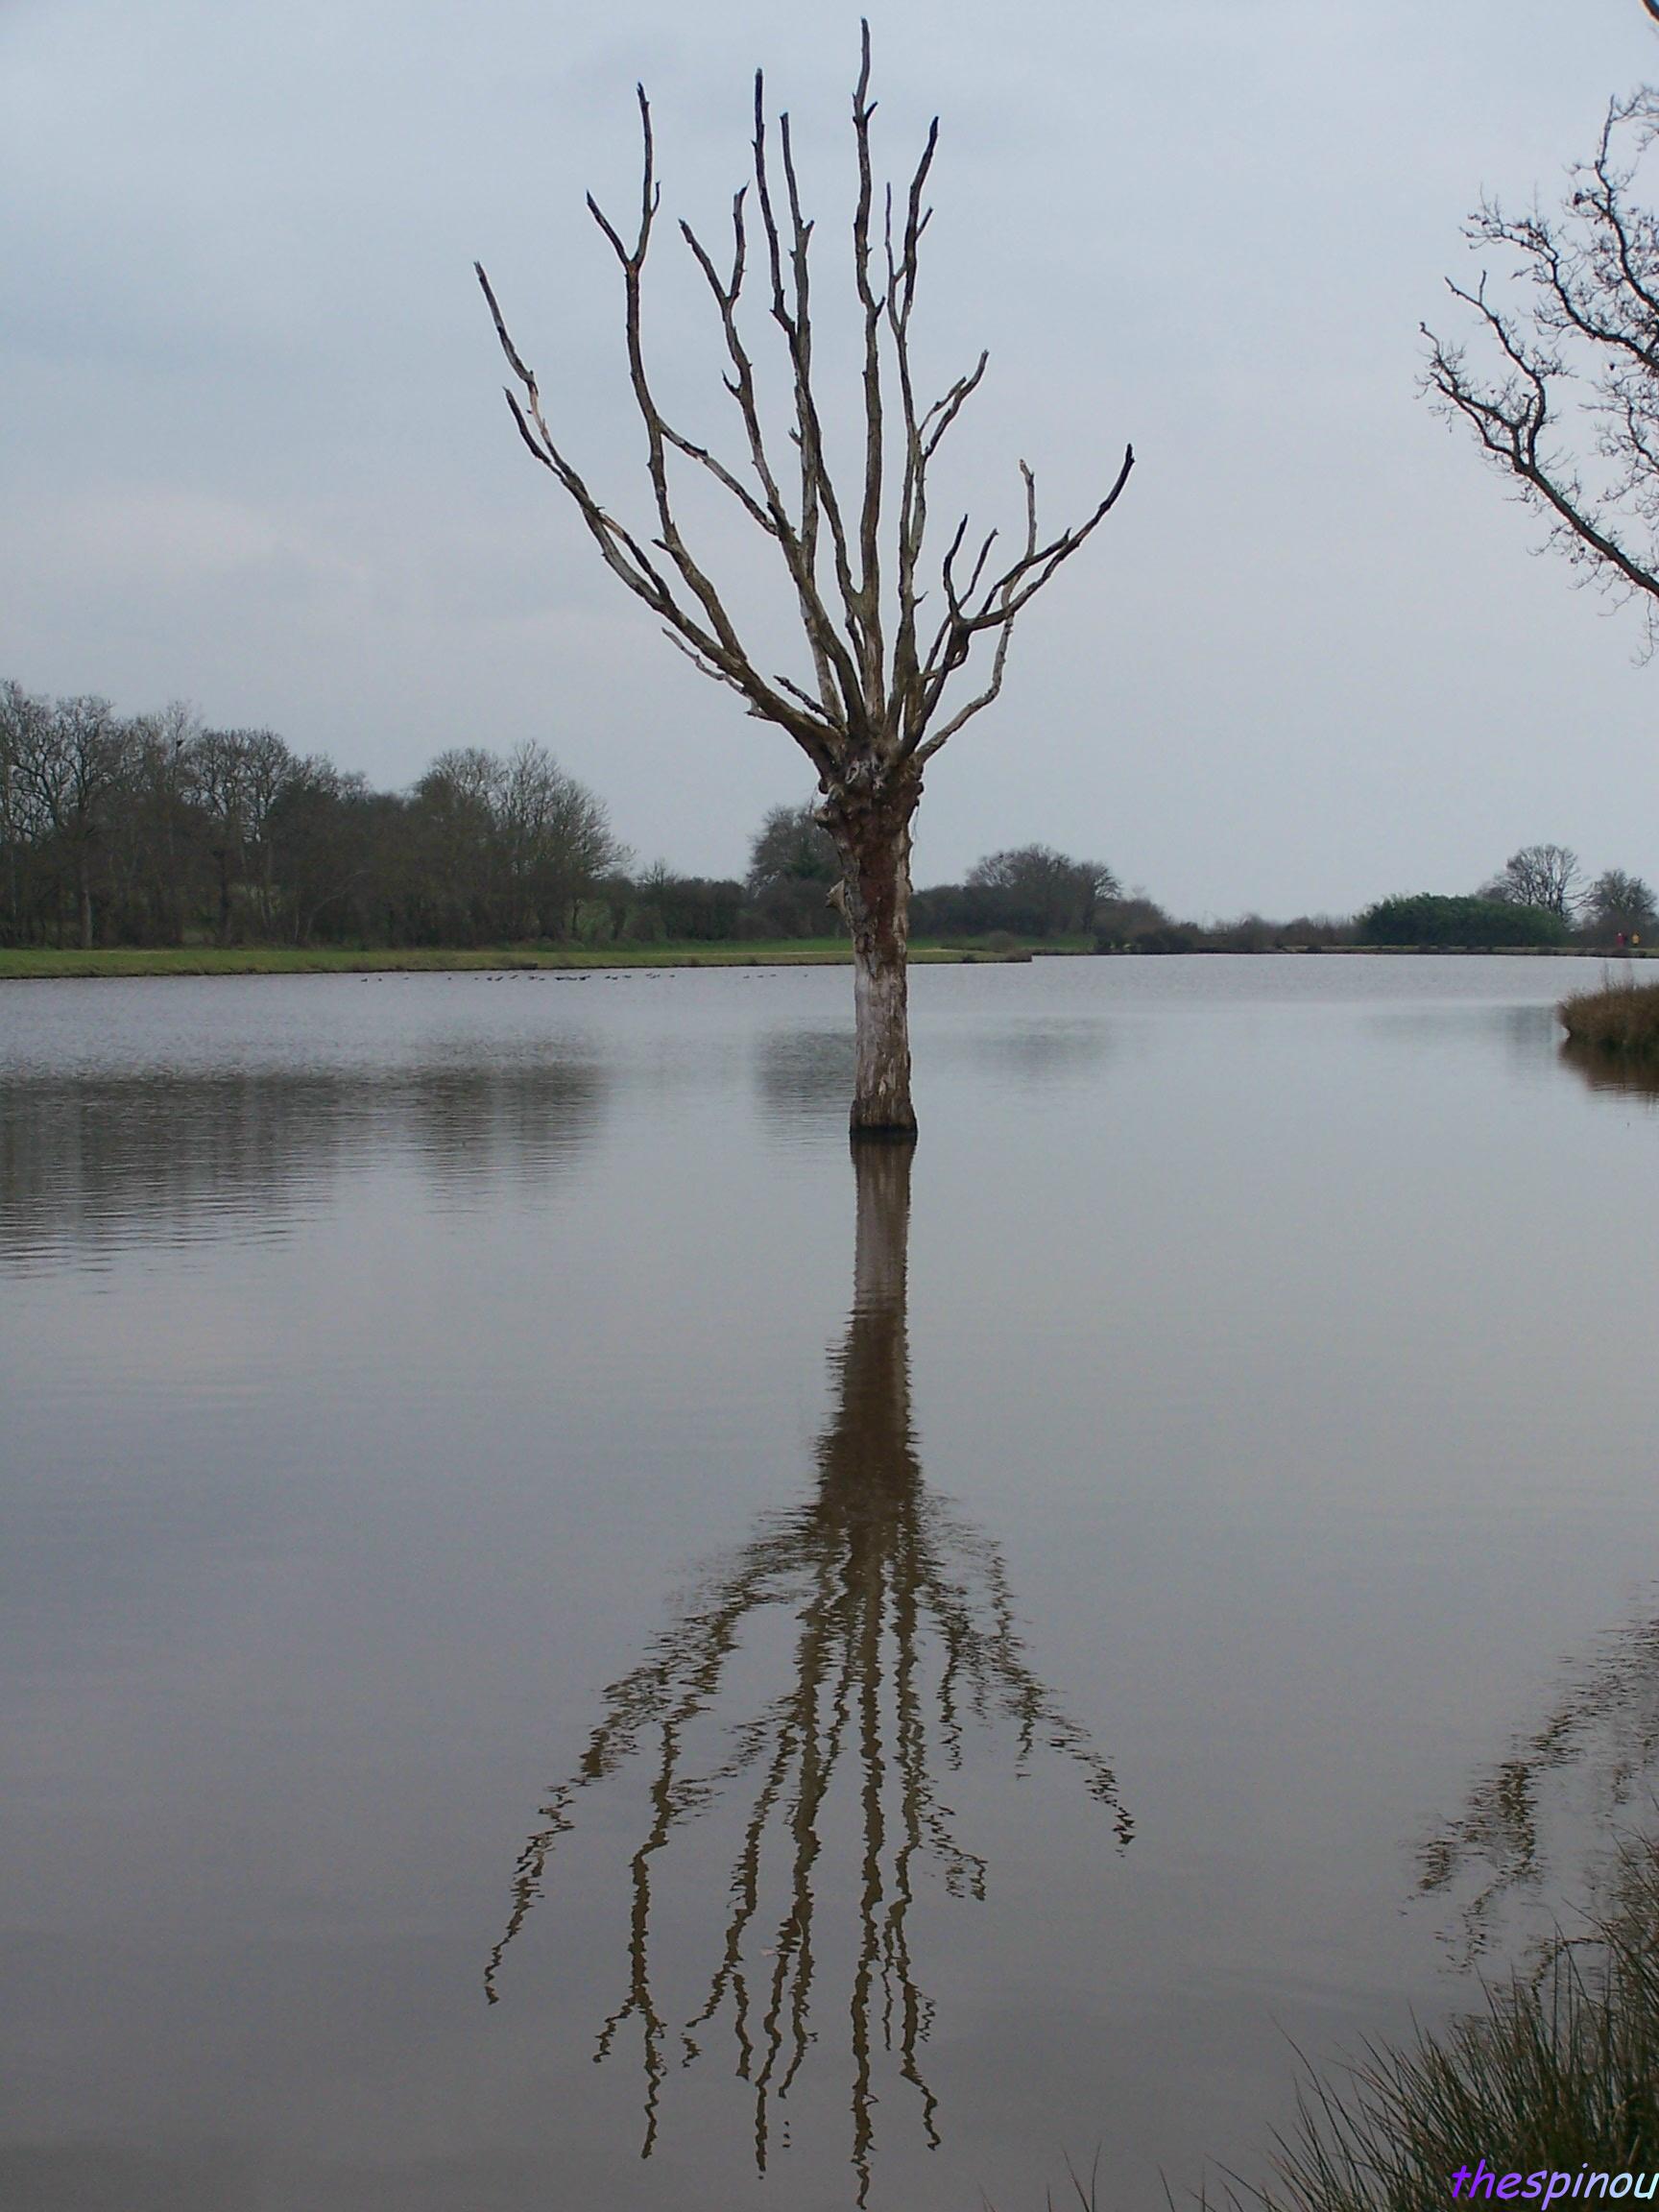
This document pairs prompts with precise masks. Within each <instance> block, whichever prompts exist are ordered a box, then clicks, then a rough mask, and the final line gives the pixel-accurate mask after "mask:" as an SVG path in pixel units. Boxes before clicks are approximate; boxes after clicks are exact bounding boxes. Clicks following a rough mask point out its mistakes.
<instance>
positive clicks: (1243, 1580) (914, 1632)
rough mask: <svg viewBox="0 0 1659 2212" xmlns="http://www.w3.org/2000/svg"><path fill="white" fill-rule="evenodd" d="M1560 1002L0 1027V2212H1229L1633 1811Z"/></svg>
mask: <svg viewBox="0 0 1659 2212" xmlns="http://www.w3.org/2000/svg"><path fill="white" fill-rule="evenodd" d="M1581 974H1582V979H1583V980H1584V981H1587V982H1594V981H1596V980H1598V978H1599V969H1597V968H1595V967H1594V966H1590V967H1586V968H1584V969H1583V970H1582V971H1580V968H1579V966H1578V965H1577V964H1574V963H1567V962H1561V961H1549V962H1544V961H1540V962H1531V961H1523V960H1509V961H1505V960H1490V961H1487V960H1479V959H1468V960H1464V959H1435V960H1429V961H1417V960H1411V959H1389V960H1343V959H1312V958H1309V959H1302V960H1295V959H1278V960H1272V959H1265V960H1251V959H1219V958H1212V959H1192V960H1188V959H1162V960H1149V961H1145V962H1133V961H1088V960H1068V961H1052V962H1041V963H1037V964H1034V965H1032V966H1030V967H1008V968H995V967H981V968H965V969H926V970H923V971H920V972H919V973H918V974H916V975H915V976H914V978H913V986H912V987H913V998H914V1014H915V1037H914V1042H915V1048H916V1056H917V1069H918V1076H917V1099H918V1107H919V1111H920V1113H921V1115H922V1118H923V1136H922V1141H921V1143H920V1145H919V1146H918V1147H917V1149H916V1151H915V1154H914V1157H913V1159H912V1157H911V1155H910V1153H909V1152H908V1151H907V1150H903V1149H901V1150H891V1149H888V1148H878V1150H877V1151H876V1152H874V1153H873V1154H870V1155H868V1156H867V1158H866V1160H865V1161H864V1163H863V1164H862V1165H855V1163H854V1160H853V1158H852V1156H851V1155H850V1153H849V1149H848V1144H847V1140H846V1135H845V1113H846V1100H847V1094H848V1084H849V1076H850V1067H851V1045H850V1038H849V1035H848V1013H849V1009H848V1005H847V998H848V996H849V986H848V981H847V978H846V976H845V975H843V974H836V973H833V972H822V971H782V970H760V971H747V972H727V973H719V972H711V971H702V972H690V973H681V974H655V975H654V974H622V975H614V976H605V975H591V976H587V975H582V976H563V975H558V974H542V975H535V974H519V975H512V976H501V977H491V976H484V975H464V976H462V975H456V976H445V975H423V976H370V977H346V976H325V977H294V978H276V977H251V978H246V979H229V978H223V979H189V980H187V979H166V980H155V981H132V982H120V983H101V984H85V983H67V984H61V985H60V984H30V985H13V986H4V987H0V1576H3V1579H4V1604H3V1608H0V1714H3V1740H4V1745H5V1749H4V1762H5V1774H4V1791H5V1796H4V1801H5V1806H6V1816H5V1819H4V1821H3V1822H0V1979H3V1984H4V1987H5V1990H6V2001H5V2004H4V2006H3V2007H0V2204H3V2205H4V2206H5V2207H6V2208H7V2212H71V2208H72V2212H509V2208H511V2212H522V2208H523V2207H525V2206H527V2205H538V2206H546V2207H550V2208H553V2212H563V2208H565V2207H571V2208H573V2212H574V2208H578V2207H580V2208H583V2212H587V2208H589V2207H594V2208H597V2207H601V2206H603V2207H605V2208H606V2212H716V2208H718V2212H728V2208H729V2207H732V2206H734V2205H735V2206H741V2205H752V2206H755V2207H757V2212H758V2208H762V2207H765V2206H767V2205H774V2206H781V2207H787V2212H845V2208H847V2207H852V2206H856V2205H859V2204H863V2203H867V2204H869V2205H870V2206H872V2207H877V2208H890V2212H945V2208H946V2207H962V2208H964V2212H972V2208H974V2207H976V2206H978V2205H979V2204H980V2202H981V2197H982V2194H983V2196H985V2197H988V2198H989V2199H990V2200H992V2201H993V2202H994V2203H995V2204H996V2205H997V2206H998V2212H1020V2208H1022V2207H1036V2206H1038V2205H1040V2204H1041V2203H1042V2201H1043V2196H1044V2190H1045V2188H1046V2186H1050V2185H1056V2184H1058V2183H1059V2182H1060V2181H1061V2180H1062V2178H1063V2176H1064V2168H1065V2160H1066V2158H1067V2157H1068V2156H1070V2158H1071V2159H1072V2160H1073V2161H1074V2162H1075V2163H1077V2164H1078V2165H1080V2166H1082V2167H1087V2166H1088V2165H1089V2163H1090V2162H1091V2161H1092V2160H1093V2159H1094V2155H1095V2153H1096V2151H1097V2150H1098V2152H1099V2155H1100V2176H1101V2200H1102V2203H1103V2204H1112V2205H1119V2206H1134V2205H1148V2206H1150V2205H1154V2204H1159V2205H1161V2204H1162V2203H1163V2202H1164V2196H1163V2186H1162V2181H1161V2178H1160V2176H1167V2178H1168V2181H1169V2183H1170V2186H1171V2187H1172V2188H1173V2189H1174V2190H1175V2191H1176V2192H1177V2194H1179V2193H1181V2192H1182V2191H1183V2190H1185V2189H1187V2188H1189V2187H1193V2186H1196V2185H1197V2184H1198V2182H1199V2181H1200V2180H1201V2179H1202V2178H1203V2176H1204V2174H1205V2161H1206V2160H1211V2161H1214V2162H1218V2163H1220V2164H1224V2165H1227V2166H1229V2167H1232V2168H1235V2169H1237V2170H1239V2171H1242V2172H1244V2173H1246V2174H1248V2173H1250V2172H1253V2171H1256V2172H1259V2171H1260V2170H1261V2165H1262V2157H1263V2153H1264V2152H1265V2149H1266V2147H1267V2143H1268V2139H1269V2135H1270V2131H1271V2130H1272V2128H1275V2127H1279V2126H1283V2125H1284V2124H1285V2122H1286V2118H1287V2116H1288V2114H1289V2112H1290V2110H1291V2106H1292V2101H1293V2092H1294V2080H1295V2072H1296V2059H1295V2054H1294V2050H1293V2048H1292V2046H1293V2045H1294V2046H1295V2047H1296V2048H1299V2049H1300V2050H1301V2051H1303V2052H1305V2053H1307V2054H1308V2055H1309V2056H1310V2057H1312V2058H1314V2059H1317V2060H1322V2061H1331V2060H1334V2059H1336V2058H1339V2057H1340V2056H1342V2055H1343V2054H1344V2053H1352V2052H1354V2051H1355V2050H1357V2048H1358V2045H1359V2044H1360V2042H1361V2041H1362V2040H1363V2039H1365V2038H1366V2037H1372V2036H1378V2035H1389V2034H1394V2033H1399V2032H1403V2031H1405V2030H1406V2029H1407V2027H1408V2024H1409V2022H1410V2020H1411V2019H1412V2018H1413V2016H1415V2017H1416V2018H1418V2019H1420V2020H1424V2021H1432V2020H1435V2019H1437V2018H1441V2017H1444V2016H1445V2015H1446V2014H1447V2013H1448V2012H1450V2011H1452V2010H1455V2009H1456V2008H1462V2007H1466V2006H1468V2005H1470V2004H1472V2003H1475V2002H1478V1997H1479V1993H1478V1989H1477V1987H1476V1984H1475V1983H1474V1981H1473V1979H1472V1975H1471V1968H1472V1966H1473V1967H1483V1968H1487V1969H1490V1968H1493V1967H1494V1966H1497V1965H1500V1964H1501V1963H1502V1962H1503V1960H1505V1959H1507V1958H1509V1957H1511V1956H1514V1955H1516V1952H1517V1948H1518V1946H1520V1945H1521V1944H1523V1943H1524V1942H1525V1940H1526V1939H1527V1936H1528V1934H1529V1933H1533V1932H1536V1930H1537V1929H1538V1928H1539V1927H1540V1926H1542V1925H1545V1924H1547V1922H1548V1918H1549V1915H1550V1914H1551V1912H1552V1911H1555V1910H1557V1909H1558V1908H1559V1906H1560V1904H1561V1901H1562V1900H1563V1899H1564V1898H1568V1897H1570V1896H1571V1894H1572V1893H1573V1889H1574V1886H1575V1883H1576V1882H1578V1881H1579V1880H1580V1879H1581V1878H1582V1877H1583V1875H1584V1873H1585V1870H1586V1868H1591V1869H1593V1867H1594V1863H1595V1862H1596V1859H1597V1855H1598V1853H1599V1852H1602V1851H1604V1850H1605V1848H1606V1844H1607V1839H1608V1838H1609V1837H1610V1836H1611V1834H1612V1833H1613V1832H1614V1830H1615V1829H1616V1828H1617V1827H1618V1825H1619V1824H1620V1823H1621V1822H1622V1821H1636V1820H1638V1819H1640V1818H1641V1817H1642V1816H1643V1815H1644V1813H1645V1812H1647V1813H1650V1811H1651V1798H1652V1791H1653V1774H1654V1767H1655V1763H1656V1761H1659V1626H1656V1625H1655V1623H1656V1622H1659V1518H1656V1515H1655V1503H1656V1483H1655V1475H1656V1473H1659V1449H1656V1439H1659V1428H1656V1418H1655V1417H1656V1414H1659V1375H1656V1370H1655V1363H1654V1361H1653V1359H1652V1357H1651V1351H1650V1338H1651V1334H1652V1330H1653V1325H1654V1319H1655V1314H1654V1296H1655V1294H1654V1271H1653V1265H1652V1252H1653V1247H1654V1230H1655V1224H1656V1222H1659V1104H1656V1102H1655V1100H1654V1098H1653V1096H1652V1095H1651V1094H1650V1093H1649V1092H1646V1091H1644V1090H1643V1089H1641V1088H1640V1087H1637V1088H1629V1087H1621V1086H1619V1085H1615V1084H1609V1083H1607V1082H1604V1081H1599V1080H1597V1079H1596V1078H1597V1077H1598V1075H1599V1070H1595V1069H1591V1070H1581V1069H1579V1068H1577V1067H1575V1066H1574V1065H1573V1064H1572V1063H1570V1062H1568V1061H1566V1060H1564V1059H1563V1057H1562V1054H1561V1052H1560V1048H1559V1032H1558V1030H1557V1028H1556V1026H1555V1023H1554V1021H1553V1017H1552V1012H1551V1007H1552V1002H1553V1000H1554V998H1556V997H1557V996H1558V995H1559V994H1560V993H1561V992H1562V991H1563V990H1564V989H1567V988H1570V987H1571V986H1572V985H1573V984H1574V983H1575V982H1576V981H1578V980H1579V979H1580V975H1581ZM1473 2148H1476V2147H1473V2146H1472V2149H1473ZM1211 2176H1212V2179H1214V2167H1212V2168H1211Z"/></svg>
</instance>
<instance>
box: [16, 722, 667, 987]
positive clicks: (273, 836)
mask: <svg viewBox="0 0 1659 2212" xmlns="http://www.w3.org/2000/svg"><path fill="white" fill-rule="evenodd" d="M625 858H626V854H625V852H624V850H623V848H622V847H621V846H620V845H619V844H618V842H617V841H616V839H615V838H614V837H613V835H612V832H611V829H610V824H609V821H608V818H607V815H606V811H605V807H604V805H603V804H602V803H601V802H600V801H599V800H597V799H595V798H594V797H593V795H592V793H591V792H589V791H587V790H586V789H584V787H583V786H582V785H581V784H580V783H578V782H577V781H576V780H575V779H574V778H573V777H571V776H567V775H566V774H565V771H564V770H563V769H562V768H560V766H559V765H558V763H557V762H556V761H555V760H554V759H553V758H552V757H551V756H550V755H549V754H548V753H547V752H546V751H545V750H544V749H543V748H542V747H541V746H540V745H535V744H524V745H520V746H519V747H517V750H516V751H515V752H513V753H511V754H509V755H507V756H506V757H501V756H498V755H496V754H493V753H490V752H487V751H485V750H484V749H483V748H482V747H477V746H471V747H466V748H460V749H456V750H454V751H451V752H446V753H442V754H440V755H439V757H438V758H437V759H436V760H434V761H433V763H432V765H431V767H430V768H428V769H427V771H426V773H425V775H424V776H422V777H421V780H420V781H419V782H418V783H417V784H416V785H415V787H414V788H413V790H411V791H408V792H402V793H394V792H385V791H372V790H371V789H370V788H369V786H368V783H367V782H366V781H365V780H364V778H363V777H362V776H359V775H347V774H344V773H342V771H341V770H340V769H338V768H336V767H335V766H334V765H333V763H332V762H331V761H328V760H326V759H324V758H322V757H320V756H316V755H311V756H301V755H299V754H297V753H295V752H294V751H293V750H292V749H291V748H290V747H289V746H288V744H287V743H286V742H285V741H284V740H283V739H282V738H281V737H279V736H277V735H276V733H275V732H274V731H271V730H215V729H208V728H205V727H204V725H203V724H201V723H200V722H198V721H197V720H196V719H195V718H194V717H193V716H192V715H191V714H190V713H189V712H188V711H187V710H185V709H181V708H178V707H172V708H168V709H165V710H163V711H162V712H161V713H159V714H144V715H137V716H132V717H123V716H121V715H119V714H117V713H116V712H115V710H114V709H113V708H112V707H111V706H110V704H109V702H108V700H107V699H99V698H93V697H81V698H68V699H44V698H37V697H36V696H34V695H32V694H31V693H29V692H27V691H25V690H24V689H23V688H22V687H21V686H20V685H17V684H13V683H7V684H4V685H0V942H5V943H7V944H12V945H80V946H86V947H90V946H94V945H182V944H186V943H191V942H202V941H204V940H210V941H212V942H214V943H217V944H221V945H233V944H241V943H255V944H274V943H275V944H292V945H306V944H311V943H316V942H325V943H326V942H354V941H356V942H367V943H374V944H390V945H477V944H489V943H493V942H496V941H509V940H514V939H525V938H536V937H558V936H563V935H566V934H568V933H569V931H570V930H571V929H572V928H573V927H575V926H577V925H578V923H579V921H580V919H581V915H582V911H583V908H584V905H585V904H586V903H587V902H591V901H593V900H594V899H596V898H600V897H602V895H603V893H604V890H605V887H606V886H607V883H608V880H609V878H611V877H612V876H613V875H614V874H615V872H616V871H617V870H619V869H620V867H621V865H622V863H623V861H624V860H625Z"/></svg>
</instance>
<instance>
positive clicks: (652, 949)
mask: <svg viewBox="0 0 1659 2212" xmlns="http://www.w3.org/2000/svg"><path fill="white" fill-rule="evenodd" d="M1656 954H1659V948H1654V949H1649V948H1648V947H1647V946H1644V947H1642V948H1641V949H1640V950H1637V951H1635V952H1630V951H1624V952H1619V951H1606V950H1591V949H1589V948H1586V947H1583V946H1577V945H1560V946H1555V945H1550V946H1531V945H1527V946H1492V947H1483V948H1478V947H1473V946H1463V945H1323V946H1321V945H1278V946H1271V947H1269V948H1267V949H1266V950H1263V951H1260V952H1238V951H1224V950H1222V949H1221V948H1220V947H1210V946H1192V947H1190V948H1186V949H1184V950H1182V951H1181V952H1179V953H1174V952H1138V951H1133V950H1125V951H1121V952H1098V953H1097V952H1095V951H1094V949H1093V948H1092V947H1089V946H1084V945H1077V944H1070V945H1064V944H1062V945H1057V944H1054V943H1052V942H1050V943H1046V944H1044V943H1029V944H1021V945H1013V946H1006V945H1003V946H991V945H973V944H967V945H938V944H934V945H926V944H925V945H913V946H912V947H911V949H910V962H911V965H912V966H913V967H973V966H976V965H981V964H989V965H994V966H997V965H1001V966H1006V965H1010V964H1014V965H1023V964H1025V963H1027V962H1029V961H1032V960H1068V959H1102V960H1130V959H1134V960H1160V959H1231V960H1271V959H1312V958H1315V957H1317V958H1319V959H1383V960H1393V959H1400V958H1403V957H1404V958H1415V959H1476V960H1596V961H1600V962H1601V963H1603V964H1604V965H1605V964H1606V963H1607V962H1609V961H1620V962H1624V963H1633V962H1635V961H1639V960H1649V959H1652V958H1654V957H1655V956H1656ZM852 964H853V951H852V948H851V946H849V945H847V944H845V943H841V944H827V943H824V942H822V941H820V940H803V941H801V942H798V943H794V944H789V943H782V944H775V943H773V944H768V943H761V944H753V945H749V944H712V945H699V944H678V945H652V946H644V945H641V946H607V947H604V948H603V949H600V948H596V947H595V948H586V947H573V946H534V945H531V946H522V945H519V946H513V945H497V946H486V947H481V948H471V947H469V948H445V947H432V946H387V947H370V948H360V947H359V948H351V947H342V946H313V947H306V948H302V949H296V948H294V947H291V946H279V945H251V946H228V947H221V946H183V947H178V946H155V947H139V946H133V947H125V946H123V947H110V948H103V949H97V950H92V951H90V952H83V951H75V950H63V949H58V948H51V949H43V950H36V949H34V948H30V949H27V950H7V949H4V948H0V983H28V982H66V981H83V982H94V981H108V980H110V979H112V978H119V977H122V976H140V975H142V976H152V975H197V976H201V975H403V974H534V973H554V974H561V973H563V974H597V973H602V972H604V971H607V970H609V971H611V972H622V971H631V970H639V971H647V970H653V969H656V970H661V969H669V968H847V967H851V966H852Z"/></svg>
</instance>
